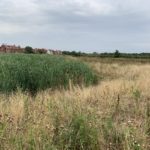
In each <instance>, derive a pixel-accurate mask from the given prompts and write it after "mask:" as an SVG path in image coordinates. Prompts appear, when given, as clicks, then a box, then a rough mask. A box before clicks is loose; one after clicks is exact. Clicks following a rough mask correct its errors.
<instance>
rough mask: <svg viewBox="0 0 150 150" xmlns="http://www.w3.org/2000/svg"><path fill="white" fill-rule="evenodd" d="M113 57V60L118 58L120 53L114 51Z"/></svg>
mask: <svg viewBox="0 0 150 150" xmlns="http://www.w3.org/2000/svg"><path fill="white" fill-rule="evenodd" d="M114 57H115V58H118V57H120V52H119V51H118V50H116V51H115V53H114Z"/></svg>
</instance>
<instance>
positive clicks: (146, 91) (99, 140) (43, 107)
mask: <svg viewBox="0 0 150 150" xmlns="http://www.w3.org/2000/svg"><path fill="white" fill-rule="evenodd" d="M1 57H2V56H1ZM68 59H69V60H73V61H75V62H76V61H80V62H84V63H85V64H86V65H85V66H87V65H88V66H89V67H90V68H92V69H93V70H94V72H95V73H96V75H97V76H98V78H99V83H98V84H97V85H91V86H88V87H85V86H80V85H78V84H76V85H75V84H74V83H73V82H69V85H68V88H67V89H65V88H55V90H52V89H51V88H50V89H45V90H39V91H37V93H36V95H34V96H33V95H31V94H30V93H29V92H27V91H25V92H23V91H22V89H20V88H19V89H17V91H15V92H12V93H11V94H9V95H7V94H5V93H1V94H0V150H1V149H2V150H3V149H4V150H5V149H6V150H8V149H10V150H17V149H18V150H20V149H23V150H34V149H36V150H47V149H50V150H149V149H150V78H149V75H150V63H149V61H148V60H146V61H145V60H138V59H137V60H131V59H108V58H88V57H80V58H73V57H68ZM81 70H82V69H81Z"/></svg>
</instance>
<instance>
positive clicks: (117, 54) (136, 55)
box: [62, 50, 150, 59]
mask: <svg viewBox="0 0 150 150" xmlns="http://www.w3.org/2000/svg"><path fill="white" fill-rule="evenodd" d="M62 53H63V54H64V55H71V56H75V57H80V56H87V57H100V58H132V59H133V58H136V59H137V58H138V59H142V58H143V59H150V53H121V52H119V50H116V51H115V52H114V53H108V52H104V53H98V52H93V53H84V52H77V51H63V52H62Z"/></svg>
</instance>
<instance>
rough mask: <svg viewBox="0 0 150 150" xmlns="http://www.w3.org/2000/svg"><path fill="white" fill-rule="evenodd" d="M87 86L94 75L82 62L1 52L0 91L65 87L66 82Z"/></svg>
mask: <svg viewBox="0 0 150 150" xmlns="http://www.w3.org/2000/svg"><path fill="white" fill-rule="evenodd" d="M70 81H71V82H72V83H73V84H75V85H76V84H78V85H82V84H83V85H86V86H88V85H90V84H93V83H96V82H97V78H96V76H95V75H94V74H93V73H92V71H91V70H90V69H89V68H88V67H87V66H86V65H85V64H83V63H80V62H77V61H73V60H67V59H65V58H63V57H58V56H49V55H25V54H17V55H16V54H13V55H12V54H11V55H10V54H6V55H0V91H1V92H12V91H16V90H17V89H18V88H20V89H21V90H22V91H29V92H31V93H33V94H34V93H36V92H37V91H39V90H44V89H47V88H52V89H55V88H68V85H69V82H70Z"/></svg>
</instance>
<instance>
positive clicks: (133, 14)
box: [0, 0, 150, 51]
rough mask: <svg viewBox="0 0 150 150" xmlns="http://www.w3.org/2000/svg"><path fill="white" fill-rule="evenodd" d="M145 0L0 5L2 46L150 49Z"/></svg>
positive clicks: (32, 0)
mask: <svg viewBox="0 0 150 150" xmlns="http://www.w3.org/2000/svg"><path fill="white" fill-rule="evenodd" d="M149 5H150V2H147V0H126V1H125V2H123V1H122V0H115V1H113V0H92V1H89V0H43V1H41V0H26V1H24V0H13V1H12V0H0V41H1V42H4V43H16V44H17V43H18V44H22V45H27V44H28V45H31V46H34V47H47V48H59V49H67V50H74V49H78V50H84V51H86V50H89V51H90V50H91V51H100V50H105V51H107V50H111V51H112V50H115V49H117V48H119V49H120V50H122V51H123V50H124V51H125V50H127V51H140V50H145V51H149V50H150V44H149V41H148V39H149V38H150V15H149V14H150V10H149V8H148V6H149Z"/></svg>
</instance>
